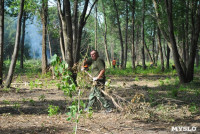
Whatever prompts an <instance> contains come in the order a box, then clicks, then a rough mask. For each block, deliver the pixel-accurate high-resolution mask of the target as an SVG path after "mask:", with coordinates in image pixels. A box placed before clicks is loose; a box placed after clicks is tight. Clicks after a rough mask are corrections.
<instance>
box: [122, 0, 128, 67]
mask: <svg viewBox="0 0 200 134" xmlns="http://www.w3.org/2000/svg"><path fill="white" fill-rule="evenodd" d="M125 29H126V32H125V46H124V66H123V68H124V69H125V68H126V62H127V49H128V3H127V2H126V28H125Z"/></svg>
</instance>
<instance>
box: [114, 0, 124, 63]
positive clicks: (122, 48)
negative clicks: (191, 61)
mask: <svg viewBox="0 0 200 134" xmlns="http://www.w3.org/2000/svg"><path fill="white" fill-rule="evenodd" d="M113 3H114V8H115V11H116V18H117V26H118V30H119V39H120V45H121V65H120V66H121V67H123V66H124V65H123V63H124V46H123V39H122V32H121V26H120V21H119V12H118V8H117V4H116V2H115V0H113Z"/></svg>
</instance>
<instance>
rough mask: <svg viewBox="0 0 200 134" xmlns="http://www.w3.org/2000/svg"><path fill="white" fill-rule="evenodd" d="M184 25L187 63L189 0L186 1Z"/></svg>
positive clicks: (186, 61)
mask: <svg viewBox="0 0 200 134" xmlns="http://www.w3.org/2000/svg"><path fill="white" fill-rule="evenodd" d="M185 12H186V22H185V23H186V24H185V25H186V26H185V43H186V44H185V50H186V51H185V52H186V54H185V61H184V62H185V63H186V65H188V59H189V43H188V26H189V0H187V1H186V11H185Z"/></svg>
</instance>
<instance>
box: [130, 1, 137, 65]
mask: <svg viewBox="0 0 200 134" xmlns="http://www.w3.org/2000/svg"><path fill="white" fill-rule="evenodd" d="M132 7H133V9H132V45H131V59H132V68H133V69H135V59H136V57H135V43H134V41H135V37H134V36H135V29H134V28H135V0H133V5H132Z"/></svg>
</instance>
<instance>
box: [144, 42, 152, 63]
mask: <svg viewBox="0 0 200 134" xmlns="http://www.w3.org/2000/svg"><path fill="white" fill-rule="evenodd" d="M144 47H145V49H146V51H147V54H148V56H149V58H150V60H151V62H153V58H152V57H151V54H150V52H149V48H148V47H147V44H146V42H144Z"/></svg>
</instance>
